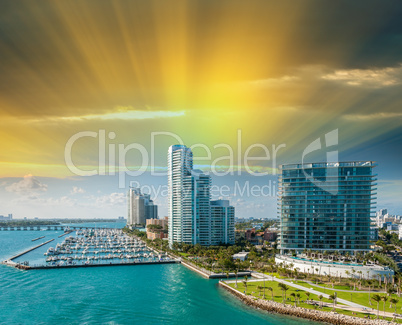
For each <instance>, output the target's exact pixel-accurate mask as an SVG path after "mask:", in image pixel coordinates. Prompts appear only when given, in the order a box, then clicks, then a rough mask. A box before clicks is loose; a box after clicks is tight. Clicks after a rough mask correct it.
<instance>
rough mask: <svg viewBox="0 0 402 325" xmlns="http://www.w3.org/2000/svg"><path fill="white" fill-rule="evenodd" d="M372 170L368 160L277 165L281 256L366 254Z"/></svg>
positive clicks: (372, 211)
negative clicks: (279, 172) (304, 253)
mask: <svg viewBox="0 0 402 325" xmlns="http://www.w3.org/2000/svg"><path fill="white" fill-rule="evenodd" d="M375 166H376V164H375V163H374V162H372V161H367V162H339V163H306V164H288V165H282V166H281V167H280V168H281V174H280V177H279V207H278V208H279V213H280V219H281V225H280V233H281V234H280V245H279V249H280V250H281V254H284V253H289V252H291V251H295V252H296V253H300V252H302V251H303V250H304V249H308V250H310V249H311V250H316V251H329V252H330V251H340V252H343V253H345V252H349V253H353V252H356V251H369V250H370V222H371V220H370V217H371V214H372V213H374V208H375V207H374V204H375V202H374V200H375V194H376V193H375V191H376V187H375V186H376V183H375V181H376V180H377V179H376V175H373V168H374V167H375Z"/></svg>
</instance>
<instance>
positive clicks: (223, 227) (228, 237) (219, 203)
mask: <svg viewBox="0 0 402 325" xmlns="http://www.w3.org/2000/svg"><path fill="white" fill-rule="evenodd" d="M234 219H235V209H234V207H233V206H230V205H229V201H228V200H216V201H211V245H219V244H232V245H233V244H234V243H235V220H234Z"/></svg>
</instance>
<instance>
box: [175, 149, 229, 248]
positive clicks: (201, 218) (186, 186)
mask: <svg viewBox="0 0 402 325" xmlns="http://www.w3.org/2000/svg"><path fill="white" fill-rule="evenodd" d="M168 189H169V190H168V192H169V193H168V194H169V236H168V237H169V245H170V247H172V245H173V243H174V242H177V243H186V244H193V245H195V244H200V245H203V246H210V245H217V244H220V243H226V242H227V241H226V235H227V234H228V233H233V234H234V208H233V211H232V210H230V209H229V210H230V213H229V214H230V217H227V214H226V210H225V209H226V208H227V207H226V206H225V208H223V207H218V206H217V205H218V204H217V203H216V202H214V201H213V203H212V205H213V206H214V208H211V194H210V189H211V177H210V176H209V175H206V174H204V173H203V172H202V171H200V170H196V169H193V153H192V152H191V149H190V148H187V147H186V146H184V145H173V146H171V147H170V148H169V151H168ZM227 205H228V204H227ZM211 210H212V211H213V214H212V215H211ZM222 211H223V212H222ZM218 212H220V214H219V215H218ZM231 212H233V213H231ZM232 214H233V218H232ZM222 215H223V217H222ZM217 219H219V220H220V221H221V223H219V224H218V222H217ZM225 223H227V224H225ZM229 228H233V230H231V229H229ZM229 238H231V237H230V236H229ZM232 242H233V241H232V240H230V243H232Z"/></svg>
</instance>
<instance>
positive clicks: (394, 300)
mask: <svg viewBox="0 0 402 325" xmlns="http://www.w3.org/2000/svg"><path fill="white" fill-rule="evenodd" d="M389 302H390V303H391V306H392V304H394V305H395V312H394V315H396V304H397V303H398V302H399V299H396V298H391V300H390V301H389ZM395 317H396V316H394V320H395Z"/></svg>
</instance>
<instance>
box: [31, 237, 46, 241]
mask: <svg viewBox="0 0 402 325" xmlns="http://www.w3.org/2000/svg"><path fill="white" fill-rule="evenodd" d="M45 237H46V236H41V237H38V238H35V239H32V240H31V241H37V240H39V239H42V238H45Z"/></svg>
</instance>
